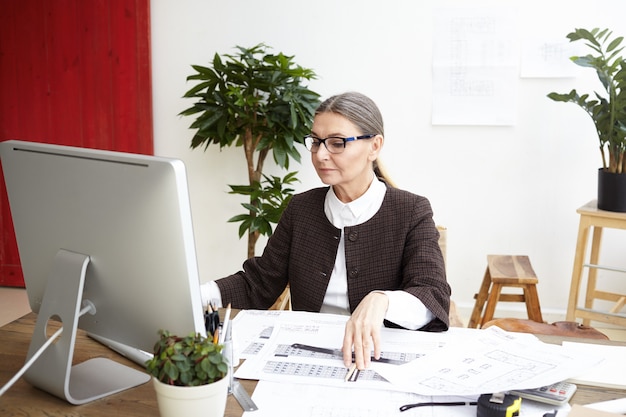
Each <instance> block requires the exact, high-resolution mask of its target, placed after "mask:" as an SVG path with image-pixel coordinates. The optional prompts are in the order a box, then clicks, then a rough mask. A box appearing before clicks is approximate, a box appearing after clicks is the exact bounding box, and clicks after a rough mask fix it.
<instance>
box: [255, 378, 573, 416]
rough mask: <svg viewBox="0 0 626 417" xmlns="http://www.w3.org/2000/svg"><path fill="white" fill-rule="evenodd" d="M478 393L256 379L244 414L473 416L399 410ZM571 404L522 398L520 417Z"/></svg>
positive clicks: (453, 410) (456, 410)
mask: <svg viewBox="0 0 626 417" xmlns="http://www.w3.org/2000/svg"><path fill="white" fill-rule="evenodd" d="M477 398H478V397H476V396H470V397H457V396H450V397H447V396H444V397H442V396H438V397H430V396H423V395H417V394H411V393H405V392H398V391H387V390H378V389H350V388H337V387H328V386H323V385H300V384H288V383H281V382H270V381H259V383H258V384H257V387H256V389H255V390H254V394H253V395H252V399H253V400H254V402H255V403H256V404H257V405H258V406H259V409H258V410H257V411H254V412H246V413H243V416H244V417H292V416H298V417H392V416H398V417H400V416H402V417H410V416H428V417H476V406H475V405H472V406H469V405H468V406H446V407H444V406H436V407H424V408H413V409H411V410H410V411H406V412H400V407H401V406H402V405H405V404H413V403H422V402H434V401H437V402H444V401H445V402H449V401H461V402H471V401H474V402H475V401H476V399H477ZM569 409H570V406H569V405H568V404H565V405H563V406H561V407H555V406H553V405H547V404H541V403H536V402H533V401H524V400H522V408H521V413H520V417H542V416H543V415H544V414H545V413H547V412H550V411H553V410H558V415H559V416H560V415H561V414H562V415H566V413H567V412H568V411H569Z"/></svg>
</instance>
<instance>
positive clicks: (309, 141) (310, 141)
mask: <svg viewBox="0 0 626 417" xmlns="http://www.w3.org/2000/svg"><path fill="white" fill-rule="evenodd" d="M304 146H306V148H307V149H308V150H309V151H311V152H313V153H315V152H317V150H318V149H319V148H320V141H319V139H318V138H314V137H313V136H305V137H304Z"/></svg>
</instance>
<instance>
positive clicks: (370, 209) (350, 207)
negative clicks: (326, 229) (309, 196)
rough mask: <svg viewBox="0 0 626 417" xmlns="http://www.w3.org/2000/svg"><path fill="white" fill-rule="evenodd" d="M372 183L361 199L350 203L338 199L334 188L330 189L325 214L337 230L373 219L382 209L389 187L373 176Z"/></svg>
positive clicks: (325, 204) (325, 203)
mask: <svg viewBox="0 0 626 417" xmlns="http://www.w3.org/2000/svg"><path fill="white" fill-rule="evenodd" d="M372 176H373V178H372V183H371V184H370V186H369V188H368V189H367V191H366V192H365V194H363V195H362V196H361V197H359V198H357V199H356V200H354V201H351V202H349V203H343V202H341V200H339V199H338V198H337V196H336V195H335V192H334V191H333V187H330V189H329V190H328V193H327V194H326V200H325V202H324V212H325V213H326V217H327V218H328V220H329V221H330V222H331V223H332V224H333V225H334V226H335V227H337V228H340V229H343V228H344V227H346V226H354V225H357V224H361V223H364V222H366V221H367V220H369V219H371V218H372V217H373V216H374V214H376V212H377V211H378V209H380V206H381V205H382V203H383V199H384V198H385V193H386V191H387V186H386V185H385V183H384V182H382V181H380V180H379V179H378V178H376V176H374V175H372Z"/></svg>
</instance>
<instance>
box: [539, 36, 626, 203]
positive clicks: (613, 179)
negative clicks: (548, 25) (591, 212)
mask: <svg viewBox="0 0 626 417" xmlns="http://www.w3.org/2000/svg"><path fill="white" fill-rule="evenodd" d="M612 35H613V32H611V31H609V30H608V29H603V30H600V29H598V28H596V29H593V30H591V31H589V30H586V29H576V30H574V31H573V32H571V33H569V34H568V35H567V37H568V38H569V40H570V42H576V41H581V40H582V41H585V45H586V46H588V47H589V48H591V49H592V50H593V51H594V53H593V54H588V55H585V56H573V57H571V60H572V61H573V62H574V63H575V64H576V65H580V66H581V67H588V68H593V69H594V70H595V71H596V73H597V75H598V78H599V79H600V82H601V84H602V87H603V88H604V93H598V92H597V91H596V92H594V94H593V96H590V95H589V94H582V95H580V94H579V93H578V92H577V91H576V90H575V89H574V90H572V91H570V92H569V93H567V94H559V93H555V92H552V93H550V94H548V97H549V98H551V99H552V100H555V101H562V102H571V103H576V104H578V105H579V106H580V107H581V108H582V109H584V110H585V111H586V112H587V114H589V116H591V119H592V120H593V122H594V124H595V128H596V131H597V134H598V139H599V145H600V146H599V147H600V154H601V156H602V168H600V169H599V171H598V208H600V209H603V210H609V211H618V212H626V158H625V155H626V63H625V61H624V59H623V58H622V57H621V56H620V52H621V51H622V49H623V47H622V41H623V39H624V38H623V37H621V36H619V37H612Z"/></svg>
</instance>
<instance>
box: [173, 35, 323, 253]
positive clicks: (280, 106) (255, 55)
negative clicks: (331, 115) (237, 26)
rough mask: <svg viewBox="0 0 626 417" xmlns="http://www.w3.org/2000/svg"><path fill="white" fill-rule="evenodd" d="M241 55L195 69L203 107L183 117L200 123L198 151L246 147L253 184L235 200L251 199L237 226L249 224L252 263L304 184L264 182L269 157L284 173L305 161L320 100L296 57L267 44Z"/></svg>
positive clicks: (237, 188) (292, 176) (192, 94)
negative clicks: (302, 147) (302, 148)
mask: <svg viewBox="0 0 626 417" xmlns="http://www.w3.org/2000/svg"><path fill="white" fill-rule="evenodd" d="M236 48H237V50H238V53H237V54H234V55H231V54H224V55H222V56H220V55H218V54H217V53H216V54H215V55H214V57H213V62H212V65H211V66H210V67H206V66H201V65H192V68H193V69H194V70H195V71H196V72H195V73H194V74H192V75H190V76H188V77H187V80H188V81H195V82H197V84H196V85H195V86H193V87H192V88H191V89H190V90H189V91H187V93H186V94H185V97H187V98H191V99H194V100H195V102H194V104H193V105H192V106H191V107H189V108H188V109H186V110H184V111H182V112H181V113H180V114H181V115H184V116H194V117H195V119H194V121H193V123H192V124H191V126H190V128H191V129H195V130H196V132H195V134H194V136H193V138H192V140H191V147H192V148H197V147H200V146H202V147H204V149H205V150H206V148H208V147H209V146H210V145H211V144H214V145H218V146H219V147H220V149H221V148H223V147H225V146H232V145H235V146H240V147H242V148H243V151H244V154H245V157H246V168H247V172H248V180H249V182H248V184H246V185H230V188H231V194H241V195H245V196H247V197H248V200H249V201H248V202H247V203H243V204H242V205H243V206H244V207H245V208H246V210H247V212H246V213H244V214H240V215H237V216H234V217H232V218H231V219H229V221H232V222H241V223H240V228H239V237H242V236H243V235H244V234H246V232H247V234H248V257H252V256H254V254H255V246H256V242H257V240H258V238H259V236H260V235H266V236H269V235H271V233H272V224H273V223H274V224H275V223H277V222H278V219H279V218H280V215H281V214H282V211H283V209H284V208H285V207H286V206H287V203H288V202H289V200H290V198H291V195H292V194H293V189H291V188H289V185H290V184H292V183H293V182H295V181H297V178H296V174H297V173H295V172H291V173H288V174H287V175H286V176H285V177H283V178H280V177H275V176H274V177H269V176H266V175H264V174H263V168H264V167H265V160H266V157H267V156H268V154H269V153H270V152H271V154H272V156H273V159H274V161H275V162H276V164H277V165H278V166H279V167H281V168H284V169H289V162H290V159H293V160H295V161H296V162H300V153H299V152H298V149H297V147H296V146H295V144H296V143H302V142H303V140H304V136H305V135H307V134H308V133H310V126H311V123H312V120H313V115H314V113H315V109H316V108H317V106H318V104H319V94H317V93H315V92H314V91H311V90H309V89H308V88H307V86H306V85H305V83H306V82H307V81H309V80H312V79H314V78H315V73H314V72H313V70H311V69H307V68H303V67H301V66H299V65H296V64H295V62H294V61H293V56H286V55H284V54H282V53H278V54H272V53H270V52H269V47H267V46H266V45H264V44H259V45H256V46H253V47H251V48H243V47H241V46H237V47H236Z"/></svg>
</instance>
